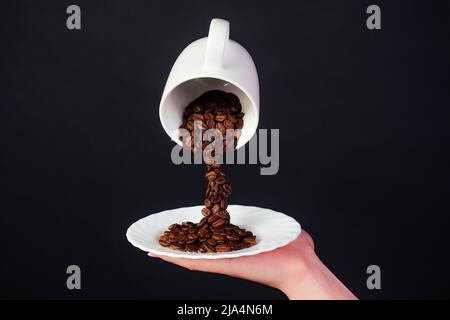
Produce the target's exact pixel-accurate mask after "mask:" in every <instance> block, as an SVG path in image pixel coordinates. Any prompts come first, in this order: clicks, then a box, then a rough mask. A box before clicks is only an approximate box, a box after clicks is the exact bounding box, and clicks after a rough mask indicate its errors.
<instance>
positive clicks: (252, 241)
mask: <svg viewBox="0 0 450 320" xmlns="http://www.w3.org/2000/svg"><path fill="white" fill-rule="evenodd" d="M244 242H245V243H248V244H251V245H255V244H256V237H245V238H244Z"/></svg>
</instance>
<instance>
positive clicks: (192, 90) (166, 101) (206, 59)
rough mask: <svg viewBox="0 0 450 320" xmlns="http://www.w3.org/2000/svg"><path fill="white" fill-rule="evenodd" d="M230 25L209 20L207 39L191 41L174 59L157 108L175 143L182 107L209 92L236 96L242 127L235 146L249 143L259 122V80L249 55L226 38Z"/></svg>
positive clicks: (220, 20)
mask: <svg viewBox="0 0 450 320" xmlns="http://www.w3.org/2000/svg"><path fill="white" fill-rule="evenodd" d="M229 33H230V23H229V22H228V21H226V20H222V19H213V20H211V24H210V27H209V33H208V37H206V38H202V39H199V40H197V41H194V42H192V43H191V44H190V45H189V46H187V47H186V48H185V49H184V50H183V52H181V54H180V55H179V56H178V58H177V60H176V61H175V64H174V65H173V67H172V70H171V71H170V74H169V77H168V79H167V82H166V86H165V88H164V92H163V95H162V98H161V103H160V106H159V117H160V119H161V124H162V126H163V128H164V130H165V131H166V133H167V134H168V135H169V136H170V137H171V138H172V140H174V141H175V142H177V143H178V144H180V145H181V142H180V140H179V139H178V135H179V130H178V129H179V126H180V125H181V123H182V117H183V111H184V108H185V107H186V106H187V105H188V104H189V103H190V102H191V101H193V100H194V99H195V98H197V97H199V96H200V95H202V94H203V93H204V92H206V91H209V90H222V91H225V92H231V93H233V94H235V95H237V96H238V97H239V100H240V102H241V105H242V111H243V112H244V113H245V116H244V128H243V129H242V132H241V137H240V139H239V142H238V145H237V147H238V148H239V147H241V146H243V145H245V143H247V141H249V140H250V139H251V138H252V136H253V134H254V133H255V132H256V129H257V127H258V121H259V81H258V74H257V72H256V67H255V64H254V62H253V59H252V57H251V56H250V54H249V53H248V52H247V50H245V48H244V47H242V46H241V45H240V44H239V43H237V42H235V41H233V40H230V39H229Z"/></svg>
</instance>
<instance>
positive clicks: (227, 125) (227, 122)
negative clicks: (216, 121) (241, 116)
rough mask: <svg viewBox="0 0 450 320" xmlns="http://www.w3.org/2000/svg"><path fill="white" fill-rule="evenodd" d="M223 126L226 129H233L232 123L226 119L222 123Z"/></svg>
mask: <svg viewBox="0 0 450 320" xmlns="http://www.w3.org/2000/svg"><path fill="white" fill-rule="evenodd" d="M223 125H224V127H225V128H226V129H234V124H233V122H231V120H228V119H226V120H225V121H224V122H223Z"/></svg>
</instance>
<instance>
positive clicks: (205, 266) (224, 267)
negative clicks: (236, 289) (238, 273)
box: [151, 255, 230, 274]
mask: <svg viewBox="0 0 450 320" xmlns="http://www.w3.org/2000/svg"><path fill="white" fill-rule="evenodd" d="M151 256H154V255H151ZM156 257H158V258H161V259H162V260H164V261H167V262H170V263H174V264H176V265H179V266H181V267H183V268H186V269H189V270H197V271H205V272H214V273H222V274H228V271H229V270H230V261H229V260H230V259H214V260H210V259H185V258H173V257H168V256H163V255H161V256H156Z"/></svg>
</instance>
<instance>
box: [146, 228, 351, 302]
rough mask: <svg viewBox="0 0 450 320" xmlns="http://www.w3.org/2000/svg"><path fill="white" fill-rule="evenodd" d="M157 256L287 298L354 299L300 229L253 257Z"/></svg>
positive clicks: (310, 239)
mask: <svg viewBox="0 0 450 320" xmlns="http://www.w3.org/2000/svg"><path fill="white" fill-rule="evenodd" d="M149 255H150V256H152V257H156V256H154V255H152V254H149ZM157 257H159V258H161V259H163V260H165V261H167V262H171V263H174V264H177V265H179V266H182V267H184V268H187V269H189V270H196V271H204V272H213V273H220V274H226V275H228V276H232V277H237V278H242V279H247V280H251V281H254V282H258V283H262V284H265V285H268V286H271V287H274V288H277V289H279V290H281V291H282V292H284V293H285V294H286V295H287V296H288V297H289V298H290V299H356V297H355V296H354V295H353V294H352V293H351V292H350V291H349V290H348V289H347V288H346V287H345V286H344V285H343V284H342V283H341V282H340V281H339V279H337V278H336V277H335V276H334V275H333V274H332V273H331V271H330V270H328V268H327V267H326V266H325V265H323V263H322V262H321V261H320V260H319V258H318V257H317V255H316V254H315V251H314V242H313V240H312V238H311V236H310V235H309V234H308V233H307V232H306V231H304V230H302V232H301V234H300V236H299V237H298V238H297V239H296V240H294V241H293V242H291V243H290V244H288V245H286V246H284V247H281V248H278V249H276V250H273V251H269V252H264V253H260V254H257V255H253V256H244V257H239V258H227V259H215V260H211V259H186V258H173V257H168V256H163V255H160V256H157Z"/></svg>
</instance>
